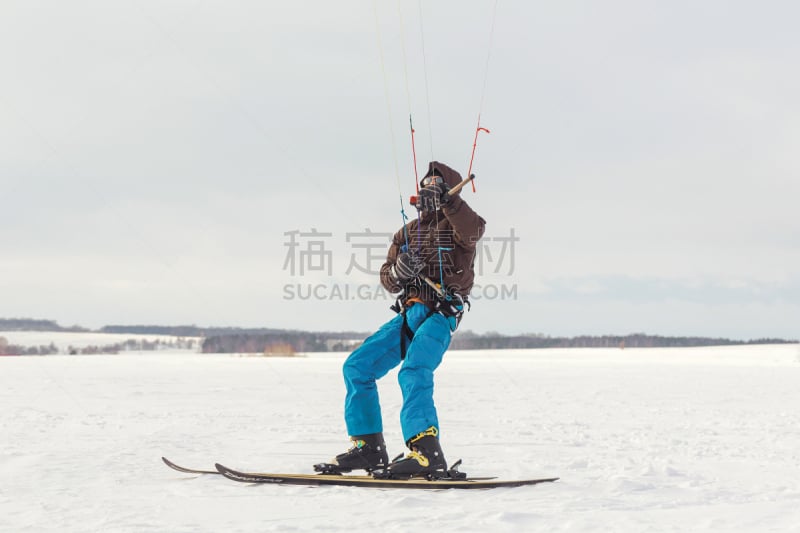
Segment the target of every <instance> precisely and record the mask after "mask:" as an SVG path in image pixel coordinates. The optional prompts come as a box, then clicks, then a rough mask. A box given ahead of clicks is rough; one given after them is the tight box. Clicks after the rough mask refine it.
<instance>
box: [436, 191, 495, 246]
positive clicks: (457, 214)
mask: <svg viewBox="0 0 800 533" xmlns="http://www.w3.org/2000/svg"><path fill="white" fill-rule="evenodd" d="M442 212H443V213H444V216H445V217H447V220H448V222H450V226H452V228H453V237H454V239H455V241H456V243H457V244H458V245H459V246H462V247H464V248H467V249H470V250H474V249H475V247H476V246H477V245H478V240H480V238H481V237H482V236H483V232H484V230H485V229H486V221H485V220H484V219H483V218H482V217H480V216H479V215H478V214H477V213H476V212H475V211H473V210H472V208H471V207H470V206H469V205H468V204H467V202H466V201H465V200H464V199H463V198H461V196H460V195H457V196H455V197H454V198H453V200H452V201H451V202H450V204H448V205H447V206H445V207H444V208H443V209H442Z"/></svg>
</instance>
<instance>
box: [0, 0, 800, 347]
mask: <svg viewBox="0 0 800 533" xmlns="http://www.w3.org/2000/svg"><path fill="white" fill-rule="evenodd" d="M376 4H378V5H376ZM495 5H496V9H495ZM493 20H494V31H493V32H492V31H491V30H492V21H493ZM798 20H800V4H797V3H796V2H792V1H788V0H787V1H782V2H781V1H765V2H751V1H722V0H720V1H702V2H697V1H681V0H678V1H669V2H667V1H661V2H655V1H641V0H629V1H611V2H555V1H553V2H528V1H522V0H517V1H504V0H501V1H499V2H498V3H497V4H495V2H494V0H486V1H472V2H463V1H462V2H456V1H435V2H434V1H427V0H426V1H422V2H400V4H398V3H397V2H376V3H373V2H370V1H365V0H359V1H355V0H353V1H338V2H329V1H321V0H320V1H306V2H301V1H298V2H285V1H282V2H277V1H274V2H272V1H249V2H243V1H228V2H222V1H211V0H209V1H194V2H193V1H188V0H184V1H161V0H159V1H155V0H153V1H144V2H142V1H133V0H131V1H124V2H123V1H108V0H104V1H99V0H98V1H86V0H76V1H71V2H60V1H55V0H54V1H29V0H25V1H22V0H20V1H13V0H12V1H8V0H6V1H3V2H2V3H0V68H1V69H2V70H0V72H1V73H2V74H0V76H1V78H0V80H1V82H0V191H1V192H0V195H1V196H0V199H1V200H2V202H1V203H0V317H6V318H11V317H33V318H46V319H53V320H57V321H58V322H59V323H61V324H62V325H72V324H80V325H83V326H86V327H92V328H96V327H100V326H103V325H107V324H164V325H178V324H196V325H200V326H207V325H214V326H246V327H278V328H297V329H314V330H341V329H347V330H356V331H369V330H372V329H374V328H375V327H377V326H378V325H379V324H380V323H382V322H383V321H384V320H386V319H388V318H390V317H391V314H392V312H391V311H389V310H388V305H389V303H391V302H389V301H387V300H385V299H381V298H378V297H376V296H375V294H376V293H375V287H376V285H377V276H376V275H375V274H373V273H370V271H374V270H377V268H378V267H379V265H380V262H381V259H382V257H383V256H384V254H385V249H386V247H387V244H388V242H387V240H386V237H385V235H384V234H386V233H392V232H394V231H396V230H397V229H398V228H399V227H400V225H401V224H402V221H403V220H402V214H401V198H402V199H403V202H404V205H405V210H406V213H407V215H408V216H415V212H414V210H413V208H412V207H411V206H409V205H408V202H407V197H408V196H409V195H410V194H412V193H413V191H414V165H413V162H412V153H411V142H410V135H409V127H408V120H409V115H411V116H412V117H413V120H414V127H415V130H416V134H415V139H416V151H417V156H418V164H417V167H418V169H419V170H420V172H421V173H422V172H424V167H425V166H426V163H427V161H429V160H431V159H437V160H440V161H443V162H446V163H448V164H450V165H451V166H453V167H455V168H456V169H458V170H459V171H461V172H462V173H463V174H466V171H467V168H468V166H469V160H470V152H471V150H472V143H473V137H474V134H475V129H476V125H477V120H478V114H479V113H481V125H482V126H483V127H486V128H488V129H489V130H490V131H491V133H490V134H485V133H482V134H481V135H480V136H479V138H478V146H477V151H476V157H475V162H474V167H473V171H474V172H475V173H476V174H477V180H476V192H475V193H473V192H472V191H471V190H470V189H469V188H468V189H465V192H464V193H463V195H464V198H465V199H466V200H467V201H468V202H469V204H470V205H471V206H472V207H474V208H475V209H476V210H477V211H478V212H479V213H480V214H481V215H482V216H483V217H484V218H485V219H486V220H487V229H486V236H485V238H484V241H483V242H482V243H481V254H480V262H479V265H478V280H477V283H478V284H479V287H476V292H475V294H474V302H473V303H474V305H473V309H472V311H471V312H470V314H469V315H468V316H467V318H466V320H465V322H464V324H463V326H462V327H463V328H464V329H471V330H473V331H476V332H487V331H499V332H502V333H507V334H513V333H543V334H547V335H579V334H627V333H632V332H645V333H650V334H661V335H704V336H725V337H731V338H741V339H749V338H757V337H774V336H779V337H784V338H798V337H800V331H798V324H800V217H798V198H800V159H799V158H798V146H799V145H800V98H798V94H800V69H798V64H800V34H798V32H797V27H796V26H797V21H798ZM487 66H488V69H487ZM369 232H372V233H374V234H378V235H372V234H370V233H369Z"/></svg>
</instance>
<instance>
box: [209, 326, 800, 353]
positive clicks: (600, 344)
mask: <svg viewBox="0 0 800 533" xmlns="http://www.w3.org/2000/svg"><path fill="white" fill-rule="evenodd" d="M331 335H332V334H329V333H313V332H283V333H271V334H228V335H216V336H213V337H208V338H206V339H205V340H204V341H203V347H202V351H203V352H205V353H261V352H267V353H269V352H272V351H277V350H275V349H274V347H277V346H281V347H284V349H282V350H281V351H291V352H340V351H349V350H352V349H353V348H355V347H357V346H358V345H359V344H360V343H361V340H363V339H364V338H366V336H367V334H360V335H359V334H355V333H353V334H349V335H348V336H346V337H344V338H342V337H341V336H339V337H337V338H333V337H332V336H331ZM796 342H797V341H788V340H784V339H755V340H748V341H737V340H731V339H720V338H709V337H662V336H659V335H646V334H644V333H636V334H631V335H624V336H618V335H604V336H588V335H582V336H579V337H547V336H543V335H515V336H505V335H499V334H497V333H489V334H484V335H479V334H475V333H472V332H469V331H466V332H464V333H462V334H456V335H455V336H454V337H453V340H452V342H451V344H450V349H452V350H506V349H535V348H668V347H675V348H677V347H692V346H695V347H697V346H732V345H746V344H791V343H796ZM285 347H289V348H290V349H289V350H285Z"/></svg>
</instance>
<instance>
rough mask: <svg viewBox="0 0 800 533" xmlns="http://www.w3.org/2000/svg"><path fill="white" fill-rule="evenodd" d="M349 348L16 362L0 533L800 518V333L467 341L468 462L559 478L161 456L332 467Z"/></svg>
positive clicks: (458, 451) (7, 396) (447, 413)
mask: <svg viewBox="0 0 800 533" xmlns="http://www.w3.org/2000/svg"><path fill="white" fill-rule="evenodd" d="M12 342H13V339H12ZM343 357H344V354H332V355H331V354H326V355H309V356H308V357H301V358H286V359H283V358H263V357H236V356H227V355H201V354H187V353H174V354H173V353H165V352H158V353H156V354H126V355H112V356H48V357H0V531H3V532H22V531H36V532H38V531H59V532H72V531H74V532H86V531H112V532H150V531H152V532H155V531H158V532H166V531H169V532H173V533H174V532H195V531H209V532H210V531H214V532H217V531H309V530H315V531H352V530H357V531H416V530H421V529H432V530H434V531H493V532H494V531H604V532H607V531H622V532H637V533H641V532H646V531H726V532H730V531H747V532H751V531H800V347H798V346H797V345H783V346H751V347H730V348H701V349H647V350H634V349H628V350H624V351H621V350H612V349H609V350H602V349H586V350H540V351H494V352H450V353H449V354H448V355H447V356H446V358H445V361H444V363H443V365H442V367H441V368H440V370H439V372H438V375H437V391H436V399H437V404H438V406H439V410H440V419H441V421H442V444H443V447H444V451H445V454H446V455H447V456H448V459H449V460H451V461H452V460H455V459H457V458H463V459H464V465H463V470H464V471H466V472H469V473H471V474H474V475H498V476H500V477H502V478H516V477H533V476H535V477H541V476H560V477H561V481H559V482H557V483H554V484H547V485H539V486H534V487H526V488H514V489H498V490H491V491H411V490H370V489H358V488H345V487H320V488H306V487H281V486H271V485H247V484H240V483H235V482H232V481H227V480H225V479H222V478H220V477H218V476H205V477H202V476H191V475H185V474H180V473H178V472H174V471H172V470H170V469H168V468H167V467H165V466H164V465H163V464H162V463H161V461H160V457H161V456H162V455H165V456H167V457H168V458H170V459H172V460H174V461H176V462H178V463H180V464H184V465H186V466H191V467H200V468H209V467H212V466H213V463H214V462H215V461H219V462H222V463H225V464H228V465H230V466H234V467H239V468H243V469H253V470H260V471H290V472H307V471H310V465H311V464H313V463H314V462H317V461H320V460H327V459H329V458H330V457H332V456H333V455H334V454H336V453H338V452H341V451H343V450H344V449H345V448H346V447H347V436H346V434H345V430H344V425H343V422H342V421H341V409H342V407H341V403H342V398H343V385H342V380H341V377H340V366H341V361H342V359H343ZM395 378H396V373H393V374H390V375H389V376H387V377H386V378H385V379H384V380H383V381H382V382H381V387H380V390H381V395H382V401H383V406H384V416H385V423H386V432H385V433H386V436H387V439H388V443H389V446H390V450H389V451H390V454H397V453H400V452H401V451H402V448H401V447H402V442H401V437H400V433H399V428H398V423H397V418H398V412H399V408H400V397H399V393H398V390H397V384H396V379H395Z"/></svg>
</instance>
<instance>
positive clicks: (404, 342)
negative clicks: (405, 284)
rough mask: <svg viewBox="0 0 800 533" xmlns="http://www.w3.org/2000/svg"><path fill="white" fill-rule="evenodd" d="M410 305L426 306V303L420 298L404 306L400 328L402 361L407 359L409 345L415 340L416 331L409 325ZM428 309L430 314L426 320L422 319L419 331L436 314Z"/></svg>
mask: <svg viewBox="0 0 800 533" xmlns="http://www.w3.org/2000/svg"><path fill="white" fill-rule="evenodd" d="M408 303H410V304H411V305H414V304H416V303H419V304H421V305H425V304H424V303H422V300H420V299H419V298H411V299H410V300H408V302H406V305H405V306H403V310H402V311H401V314H402V315H403V326H402V327H401V328H400V359H401V360H403V359H405V358H406V351H407V350H408V345H409V344H411V341H413V340H414V331H412V329H411V326H409V325H408V310H409V309H410V308H411V305H408ZM426 309H428V313H427V314H426V315H425V318H423V319H422V322H420V323H419V326H417V329H419V327H420V326H421V325H422V323H423V322H425V321H426V320H428V319H429V318H430V317H431V316H433V314H434V313H435V312H436V310H435V309H430V308H427V306H426Z"/></svg>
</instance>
